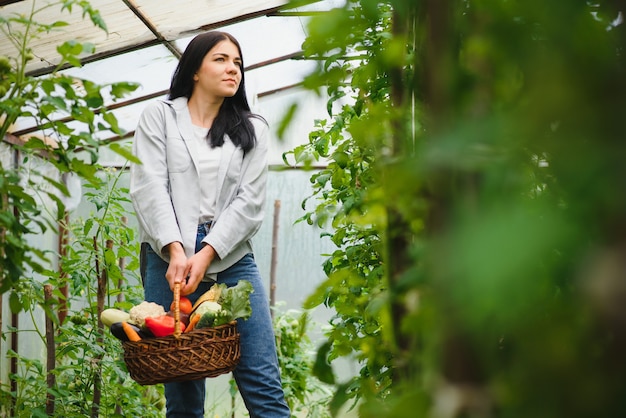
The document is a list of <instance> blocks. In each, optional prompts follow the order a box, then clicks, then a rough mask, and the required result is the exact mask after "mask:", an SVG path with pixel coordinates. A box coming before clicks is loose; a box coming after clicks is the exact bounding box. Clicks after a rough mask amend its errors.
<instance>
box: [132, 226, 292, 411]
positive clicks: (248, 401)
mask: <svg viewBox="0 0 626 418" xmlns="http://www.w3.org/2000/svg"><path fill="white" fill-rule="evenodd" d="M205 235H206V231H205V229H204V227H203V226H199V227H198V236H197V239H196V251H198V250H199V249H200V246H201V241H202V239H203V238H204V237H205ZM141 259H142V261H141V264H142V266H141V275H142V279H143V281H144V292H145V300H147V301H149V302H156V303H158V304H160V305H163V306H164V307H165V310H168V309H169V306H170V304H171V303H172V298H173V295H172V291H171V290H170V288H169V284H168V282H167V280H166V279H165V272H166V271H167V266H168V264H167V263H166V262H165V261H163V259H161V258H160V257H159V256H158V255H157V254H156V253H155V252H154V251H153V250H152V249H151V248H150V246H149V245H147V244H143V245H142V251H141ZM239 280H248V281H250V283H251V284H252V286H253V287H254V292H253V293H252V294H251V295H250V304H251V306H252V315H251V317H250V318H248V319H247V320H241V319H240V320H238V321H237V329H238V331H239V333H240V344H241V360H240V361H239V364H238V365H237V367H236V368H235V370H234V371H233V376H234V378H235V381H236V382H237V387H238V389H239V393H241V396H242V398H243V401H244V403H245V405H246V408H247V409H248V412H249V413H250V417H251V418H255V417H259V418H275V417H289V416H290V411H289V407H288V406H287V403H286V402H285V397H284V393H283V389H282V386H281V381H280V369H279V367H278V359H277V355H276V342H275V337H274V328H273V326H272V319H271V316H270V309H269V303H268V298H267V297H266V293H265V289H264V287H263V282H262V279H261V275H260V273H259V270H258V268H257V265H256V262H255V261H254V257H253V255H252V254H248V255H246V256H244V257H243V258H242V259H241V260H239V261H238V262H237V263H236V264H235V265H233V266H232V267H230V268H228V269H227V270H224V271H222V272H220V273H218V275H217V281H218V282H219V283H225V284H226V285H227V286H229V287H230V286H234V285H236V284H237V282H238V281H239ZM213 283H214V282H202V283H201V284H200V286H198V289H197V290H196V291H195V292H194V293H193V294H192V295H188V298H189V299H190V300H191V302H192V303H193V302H195V301H196V299H197V298H198V297H199V296H200V295H202V294H203V293H204V292H206V291H207V290H209V288H210V287H211V286H212V285H213ZM165 398H166V408H167V415H166V416H167V417H168V418H182V417H197V418H202V417H204V398H205V379H199V380H192V381H187V382H176V383H166V384H165Z"/></svg>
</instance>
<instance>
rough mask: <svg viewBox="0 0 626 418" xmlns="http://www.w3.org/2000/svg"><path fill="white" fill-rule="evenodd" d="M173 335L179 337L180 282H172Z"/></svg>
mask: <svg viewBox="0 0 626 418" xmlns="http://www.w3.org/2000/svg"><path fill="white" fill-rule="evenodd" d="M173 305H174V337H176V338H179V337H180V334H181V331H180V282H176V283H174V302H173Z"/></svg>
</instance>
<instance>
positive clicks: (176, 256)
mask: <svg viewBox="0 0 626 418" xmlns="http://www.w3.org/2000/svg"><path fill="white" fill-rule="evenodd" d="M167 250H168V251H169V255H170V264H169V267H168V268H167V272H165V278H166V279H167V282H168V283H169V284H170V289H172V291H174V284H175V283H183V284H185V281H186V278H187V274H188V272H187V271H186V270H187V256H186V255H185V250H184V249H183V245H182V244H181V243H180V242H172V243H171V244H168V245H167Z"/></svg>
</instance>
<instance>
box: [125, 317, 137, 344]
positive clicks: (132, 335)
mask: <svg viewBox="0 0 626 418" xmlns="http://www.w3.org/2000/svg"><path fill="white" fill-rule="evenodd" d="M122 329H123V330H124V332H125V333H126V336H127V337H128V341H133V342H137V341H141V337H140V336H139V334H138V333H137V331H135V330H134V329H133V328H132V327H131V326H130V325H128V322H126V321H122Z"/></svg>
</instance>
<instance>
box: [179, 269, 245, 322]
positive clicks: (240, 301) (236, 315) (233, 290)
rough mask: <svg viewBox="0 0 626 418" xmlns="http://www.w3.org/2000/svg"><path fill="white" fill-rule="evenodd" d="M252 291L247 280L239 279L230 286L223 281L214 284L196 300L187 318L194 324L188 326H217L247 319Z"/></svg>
mask: <svg viewBox="0 0 626 418" xmlns="http://www.w3.org/2000/svg"><path fill="white" fill-rule="evenodd" d="M253 291H254V288H253V287H252V284H251V283H250V282H249V281H247V280H239V282H237V285H235V286H232V287H227V286H226V285H225V284H223V283H216V284H214V285H213V286H212V287H211V289H209V291H208V292H206V293H205V294H204V295H202V296H200V298H199V299H198V301H197V302H196V304H195V306H194V309H193V311H192V312H191V317H190V319H189V322H190V324H192V323H193V324H194V325H193V326H192V327H190V328H192V329H200V328H207V327H217V326H219V325H224V324H228V323H229V322H231V321H234V320H235V319H248V318H249V317H250V315H251V314H252V308H251V307H250V294H251V293H252V292H253ZM215 299H217V300H215ZM198 316H199V317H200V318H199V319H198Z"/></svg>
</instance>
